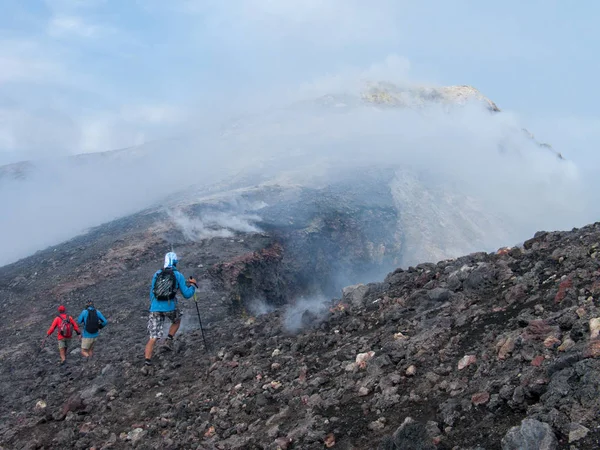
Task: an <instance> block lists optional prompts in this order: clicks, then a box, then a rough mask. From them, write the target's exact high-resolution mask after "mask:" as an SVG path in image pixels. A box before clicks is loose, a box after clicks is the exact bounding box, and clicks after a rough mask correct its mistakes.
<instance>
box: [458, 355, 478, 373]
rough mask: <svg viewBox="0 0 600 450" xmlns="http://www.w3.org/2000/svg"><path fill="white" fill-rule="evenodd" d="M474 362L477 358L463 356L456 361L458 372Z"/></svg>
mask: <svg viewBox="0 0 600 450" xmlns="http://www.w3.org/2000/svg"><path fill="white" fill-rule="evenodd" d="M476 361H477V357H476V356H475V355H465V356H463V357H462V358H461V359H460V361H458V370H463V369H464V368H465V367H468V366H470V365H471V364H474V363H475V362H476Z"/></svg>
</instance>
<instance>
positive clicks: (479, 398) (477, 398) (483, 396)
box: [471, 392, 490, 406]
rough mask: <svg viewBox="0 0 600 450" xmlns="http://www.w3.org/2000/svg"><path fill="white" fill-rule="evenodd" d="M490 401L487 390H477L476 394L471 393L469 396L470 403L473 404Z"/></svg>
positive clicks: (482, 403) (483, 403)
mask: <svg viewBox="0 0 600 450" xmlns="http://www.w3.org/2000/svg"><path fill="white" fill-rule="evenodd" d="M489 401H490V394H489V393H488V392H478V393H477V394H473V396H472V397H471V403H473V404H474V405H476V406H477V405H485V404H486V403H487V402H489Z"/></svg>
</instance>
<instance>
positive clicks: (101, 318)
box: [96, 310, 108, 326]
mask: <svg viewBox="0 0 600 450" xmlns="http://www.w3.org/2000/svg"><path fill="white" fill-rule="evenodd" d="M96 313H97V314H98V319H99V320H100V322H102V326H106V324H108V320H106V317H104V316H103V315H102V313H101V312H100V311H98V310H96Z"/></svg>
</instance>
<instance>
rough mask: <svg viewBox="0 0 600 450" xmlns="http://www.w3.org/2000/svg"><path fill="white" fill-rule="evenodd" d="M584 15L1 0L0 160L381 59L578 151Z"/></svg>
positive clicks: (179, 126) (590, 80)
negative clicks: (471, 96) (473, 94)
mask: <svg viewBox="0 0 600 450" xmlns="http://www.w3.org/2000/svg"><path fill="white" fill-rule="evenodd" d="M599 13H600V5H597V4H596V3H595V2H589V1H588V2H575V3H574V2H571V3H568V2H564V1H560V2H559V1H557V0H554V1H552V0H544V1H542V0H539V1H538V0H530V1H528V2H518V1H512V0H510V1H504V2H481V1H468V0H453V1H445V0H437V1H433V0H422V1H402V0H396V1H392V0H373V1H371V2H365V1H361V0H304V1H300V0H298V1H296V0H286V1H283V0H279V1H276V0H227V1H214V0H204V1H201V0H180V1H176V0H174V1H169V2H167V1H162V0H128V1H124V0H119V1H117V0H87V1H86V0H46V1H33V0H4V1H3V14H2V15H1V16H0V163H2V162H7V161H9V160H15V159H21V158H23V157H31V156H40V155H43V156H47V155H49V154H51V155H55V154H69V153H80V152H91V151H102V150H109V149H113V148H121V147H127V146H130V145H135V144H139V143H143V142H146V141H150V140H153V139H158V138H162V137H168V136H173V135H177V134H179V133H184V132H187V131H189V130H193V129H194V127H195V126H196V125H197V124H198V122H199V121H202V120H204V118H205V117H207V115H210V112H211V110H213V109H215V110H216V109H220V110H230V111H232V112H233V111H235V110H236V107H239V106H240V105H241V104H247V103H248V102H249V99H263V100H264V99H267V98H269V99H276V98H278V97H279V96H280V95H281V94H282V93H283V92H286V93H289V92H293V91H295V90H297V89H299V88H300V87H301V86H306V85H307V84H311V83H312V84H315V83H316V84H319V83H321V84H323V85H326V86H327V88H328V89H332V90H335V89H337V88H338V86H336V80H340V79H343V78H344V77H345V76H346V75H347V74H356V73H359V74H360V73H372V72H369V69H370V68H373V67H380V66H382V67H384V68H385V71H384V72H385V74H386V75H387V76H389V77H391V78H395V79H400V80H409V81H411V82H415V83H428V84H431V83H433V84H440V85H449V84H471V85H473V86H475V87H477V88H478V89H479V90H481V91H482V92H483V93H484V94H485V95H487V96H488V97H490V98H491V99H492V100H494V101H495V102H496V103H497V104H498V105H499V106H500V108H502V109H505V110H509V111H512V112H514V113H516V114H518V115H519V116H520V117H522V118H523V121H524V122H525V123H526V125H527V126H528V127H529V128H530V129H532V131H534V133H535V134H536V135H538V136H540V137H541V138H542V140H547V141H550V142H552V143H554V144H555V146H556V144H557V143H559V144H560V145H565V146H567V145H570V144H572V143H573V142H575V143H576V144H574V145H576V146H578V148H580V149H581V148H585V149H588V150H589V149H590V148H591V147H590V143H591V142H592V141H593V142H598V141H599V139H597V138H598V137H599V133H598V132H597V131H596V129H597V128H598V127H597V125H598V119H597V117H598V112H597V103H598V100H597V97H598V94H597V93H596V90H595V86H596V82H597V81H596V80H597V79H598V77H599V75H600V73H599V72H600V67H599V65H600V63H599V62H598V58H597V50H598V43H600V36H599V35H600V31H598V28H597V26H596V24H595V20H596V18H597V17H598V14H599ZM324 80H325V81H324ZM327 83H328V84H327ZM342 84H343V83H342ZM341 87H342V86H341V85H340V86H339V88H341ZM242 99H245V100H242ZM560 150H561V151H563V153H565V154H569V149H564V148H561V149H560ZM579 151H582V150H579ZM586 151H587V150H586ZM590 151H591V150H590ZM573 152H574V153H577V150H576V149H574V150H573Z"/></svg>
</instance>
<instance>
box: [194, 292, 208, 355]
mask: <svg viewBox="0 0 600 450" xmlns="http://www.w3.org/2000/svg"><path fill="white" fill-rule="evenodd" d="M194 303H195V304H196V312H197V313H198V322H199V323H200V331H202V340H203V341H204V348H205V349H206V351H207V352H208V345H206V338H205V337H204V328H202V319H201V318H200V308H198V300H197V299H196V293H195V292H194Z"/></svg>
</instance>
